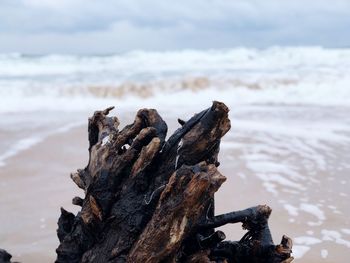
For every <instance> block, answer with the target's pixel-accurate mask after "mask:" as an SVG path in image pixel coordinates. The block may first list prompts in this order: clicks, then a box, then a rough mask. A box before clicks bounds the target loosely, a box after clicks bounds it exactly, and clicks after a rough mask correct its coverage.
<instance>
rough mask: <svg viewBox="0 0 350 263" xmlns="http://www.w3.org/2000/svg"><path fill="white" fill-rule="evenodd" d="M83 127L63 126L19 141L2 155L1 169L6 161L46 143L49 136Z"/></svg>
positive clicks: (75, 123)
mask: <svg viewBox="0 0 350 263" xmlns="http://www.w3.org/2000/svg"><path fill="white" fill-rule="evenodd" d="M81 125H83V122H74V123H69V124H66V125H63V126H62V127H60V128H58V129H55V130H51V131H49V132H46V133H42V134H40V136H39V135H38V136H32V137H27V138H23V139H20V140H17V141H16V142H14V143H13V144H12V145H11V146H10V147H8V149H7V150H6V151H5V152H4V153H3V154H2V155H0V167H2V166H5V165H6V161H7V160H8V159H10V158H12V157H14V156H16V155H17V154H19V153H21V152H23V151H25V150H28V149H30V148H31V147H33V146H35V145H37V144H38V143H40V142H42V141H44V140H45V139H46V138H47V137H48V136H51V135H53V134H59V133H65V132H68V131H70V130H71V129H73V128H75V127H79V126H81Z"/></svg>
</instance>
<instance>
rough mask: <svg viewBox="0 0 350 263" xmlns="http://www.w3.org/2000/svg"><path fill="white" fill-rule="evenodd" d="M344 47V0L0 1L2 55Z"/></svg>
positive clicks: (349, 28)
mask: <svg viewBox="0 0 350 263" xmlns="http://www.w3.org/2000/svg"><path fill="white" fill-rule="evenodd" d="M242 46H245V47H254V48H266V47H270V46H323V47H332V48H336V47H350V0H175V1H166V0H153V1H151V0H0V53H9V52H20V53H25V54H47V53H73V54H109V53H118V52H127V51H130V50H160V51H163V50H180V49H221V48H233V47H242Z"/></svg>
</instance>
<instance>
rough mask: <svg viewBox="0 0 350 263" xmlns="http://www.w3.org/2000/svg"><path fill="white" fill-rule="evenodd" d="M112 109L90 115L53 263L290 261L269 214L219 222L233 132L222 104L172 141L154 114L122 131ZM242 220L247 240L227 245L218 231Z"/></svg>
mask: <svg viewBox="0 0 350 263" xmlns="http://www.w3.org/2000/svg"><path fill="white" fill-rule="evenodd" d="M112 109H113V108H112V107H111V108H108V109H106V110H104V111H97V112H95V114H94V115H93V116H92V117H91V118H90V119H89V142H90V146H89V163H88V165H87V166H86V168H85V169H83V170H78V171H77V172H76V173H74V174H72V175H71V177H72V179H73V181H74V182H75V183H76V184H77V185H78V186H79V187H80V188H82V189H84V191H85V197H84V199H82V198H80V197H75V198H73V204H75V205H78V206H81V207H82V208H81V211H80V212H79V213H78V214H77V215H74V214H72V213H69V212H67V211H65V210H64V209H63V208H62V209H61V216H60V218H59V220H58V230H57V234H58V238H59V240H60V245H59V247H58V248H57V250H56V252H57V260H56V262H59V263H60V262H290V261H291V260H292V258H291V257H290V253H291V240H290V239H289V238H287V237H285V236H284V237H283V238H282V242H281V244H280V245H277V246H276V245H274V244H273V241H272V238H271V234H270V230H269V227H268V224H267V222H268V217H269V215H270V213H271V209H270V208H269V207H268V206H257V207H252V208H249V209H246V210H243V211H238V212H232V213H228V214H224V215H219V216H215V214H214V193H215V192H216V191H217V190H218V189H219V187H220V186H221V184H222V183H223V182H224V181H225V180H226V178H225V177H224V176H223V175H221V174H220V172H219V171H218V170H217V167H218V166H219V162H218V152H219V146H220V140H221V138H222V137H223V136H224V135H225V133H226V132H227V131H228V130H229V129H230V121H229V119H228V111H229V110H228V108H227V107H226V106H225V105H224V104H223V103H220V102H214V103H213V105H212V106H211V107H210V108H209V109H206V110H204V111H202V112H200V113H198V114H196V115H194V116H193V117H192V118H191V119H190V120H188V121H186V122H185V121H182V120H179V123H180V124H181V125H182V126H181V128H179V129H178V130H176V131H175V133H174V134H173V135H172V136H170V138H169V139H168V140H166V139H165V138H166V134H167V125H166V123H165V122H164V121H163V119H162V118H161V117H160V116H159V114H158V113H157V111H156V110H154V109H142V110H140V111H139V112H138V113H137V115H136V118H135V121H134V123H132V124H130V125H128V126H126V127H125V128H123V129H122V130H119V129H118V126H119V121H118V119H117V118H116V117H108V116H107V115H108V114H109V112H110V111H111V110H112ZM238 222H241V223H243V227H244V228H245V229H247V230H248V232H247V234H246V235H245V236H244V237H243V238H242V239H241V240H240V241H236V242H223V240H224V239H225V234H224V233H223V232H221V231H215V228H216V227H219V226H222V225H224V224H227V223H238Z"/></svg>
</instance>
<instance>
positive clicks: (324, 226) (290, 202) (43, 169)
mask: <svg viewBox="0 0 350 263" xmlns="http://www.w3.org/2000/svg"><path fill="white" fill-rule="evenodd" d="M180 117H181V116H180ZM233 117H234V118H233V119H232V117H231V119H232V130H231V131H230V132H229V133H228V134H227V136H226V137H225V139H224V140H223V142H222V149H221V153H220V162H221V166H220V171H221V172H222V174H224V175H225V176H226V177H227V178H228V180H227V181H226V182H225V183H224V185H223V186H222V188H220V190H219V192H218V193H217V195H216V213H217V214H220V213H223V212H230V211H233V210H240V209H244V208H247V207H250V206H255V205H257V204H268V205H270V206H271V207H272V209H273V212H272V215H271V219H270V227H271V229H272V234H273V238H274V241H275V243H278V242H279V241H280V238H281V237H282V235H283V234H287V235H289V236H290V237H292V238H293V239H295V242H294V243H295V246H296V247H295V250H296V252H297V253H298V254H299V255H300V257H301V256H302V257H301V258H300V259H298V260H297V261H296V262H308V263H313V262H329V263H330V262H339V263H342V262H344V263H345V262H348V259H347V258H346V257H347V256H348V255H349V254H350V242H349V241H348V240H350V232H348V231H350V230H349V229H350V222H349V216H350V212H349V211H348V202H349V189H348V183H350V182H349V181H348V179H347V175H348V172H349V168H348V167H343V169H342V170H335V171H333V172H335V173H334V174H332V172H331V171H330V168H325V169H320V168H319V167H312V166H311V167H310V169H311V170H314V171H315V172H316V173H315V174H312V173H311V172H310V171H311V170H310V171H309V170H307V167H308V166H307V163H306V164H305V165H302V162H303V161H304V160H305V159H307V158H306V157H305V156H303V155H302V152H301V151H299V150H295V149H296V146H297V145H299V144H300V143H304V144H305V145H306V144H307V143H309V142H308V141H306V140H304V141H302V139H300V140H301V141H300V142H299V141H295V142H293V144H292V146H293V147H295V148H293V147H290V145H289V144H287V143H291V139H290V137H283V136H282V135H283V132H282V133H280V134H279V135H278V136H277V135H276V134H272V135H271V134H269V136H267V135H266V134H265V133H262V131H261V130H260V131H259V126H257V125H255V126H256V127H252V128H250V129H247V128H246V126H247V125H246V124H244V123H239V121H238V119H239V112H236V113H233ZM235 117H237V119H235ZM126 119H131V115H130V114H129V115H128V117H127V118H126ZM170 119H171V118H166V121H169V120H170ZM175 120H176V118H173V120H172V121H171V122H170V130H171V131H172V130H174V129H175V128H176V124H175ZM247 130H248V132H247ZM281 134H282V135H281ZM279 136H280V137H279ZM281 136H282V137H281ZM272 139H273V140H272ZM271 140H272V142H271ZM268 144H269V146H268V148H267V149H265V148H263V147H262V146H263V145H265V146H266V145H268ZM326 144H327V142H325V143H324V144H322V145H321V146H322V147H325V145H326ZM305 145H303V146H305ZM258 146H259V147H260V148H259V147H258ZM299 146H300V145H299ZM321 146H317V147H321ZM345 146H347V144H344V143H341V144H337V143H334V144H332V143H331V146H330V147H333V148H334V147H337V148H336V151H332V152H327V153H323V154H325V155H326V157H325V158H327V160H328V161H332V160H334V161H335V162H336V163H335V164H334V165H335V167H334V169H335V168H336V164H337V162H338V163H339V164H340V163H344V162H346V161H348V160H349V159H348V157H349V155H348V152H347V148H346V147H345ZM300 147H301V146H300ZM310 147H311V146H310ZM317 147H316V146H315V147H314V146H312V149H314V150H317ZM87 148H88V141H87V127H86V126H85V125H82V126H78V127H75V128H72V129H70V130H67V131H61V132H60V133H51V134H49V135H48V136H46V137H45V138H44V139H43V140H42V141H41V142H39V143H38V144H35V145H34V146H32V147H30V148H29V149H27V150H23V151H21V152H19V153H18V154H16V155H14V156H12V157H11V158H8V159H7V160H6V165H5V166H2V167H0V178H1V183H0V208H1V214H0V226H1V229H0V247H1V248H4V249H6V250H8V251H9V252H10V253H11V254H12V255H13V259H14V260H18V261H21V262H29V263H30V262H53V261H54V259H55V249H56V247H57V245H58V239H57V237H56V226H57V225H56V223H57V219H58V217H59V214H60V211H59V208H60V207H61V206H63V207H64V208H65V209H67V210H69V211H72V212H76V211H77V207H74V206H73V205H72V204H71V199H72V198H73V197H74V196H76V195H80V196H82V195H83V192H82V191H81V190H80V189H78V187H76V185H75V184H74V183H73V182H72V181H71V179H70V177H69V174H70V173H71V172H73V171H75V170H76V169H77V168H83V167H85V166H86V164H87V160H88V151H87ZM293 149H294V150H293ZM310 149H311V148H310ZM310 149H307V150H308V151H309V150H310ZM333 150H334V149H333ZM269 151H271V152H269ZM319 151H321V150H320V149H319ZM264 154H265V155H266V156H268V158H269V159H268V160H265V159H264V158H265V157H266V156H265V155H264ZM284 154H287V156H285V155H284ZM327 154H329V156H328V155H327ZM315 155H316V153H313V154H310V156H311V157H312V156H315ZM252 156H253V157H254V158H255V157H256V158H257V159H254V158H253V159H249V158H252ZM258 157H259V158H258ZM311 157H310V158H311ZM266 158H267V157H266ZM287 160H288V163H284V162H286V161H287ZM310 160H311V161H312V158H311V159H310ZM320 160H321V159H320V158H318V159H317V160H315V163H317V162H320ZM257 161H259V163H257ZM263 161H266V162H265V163H263ZM267 161H268V162H267ZM271 163H277V164H284V166H283V167H287V168H288V167H289V166H287V165H294V166H290V167H289V168H290V169H289V170H288V171H283V170H281V171H280V173H279V174H280V175H281V177H278V176H277V175H276V176H274V177H273V176H272V177H271V176H270V177H267V176H268V175H271V174H275V173H276V172H275V171H272V170H271V169H272V168H274V169H275V168H276V167H272V166H271ZM252 164H254V165H255V166H254V165H252ZM258 164H259V165H258ZM263 164H264V165H265V166H266V164H269V165H270V166H269V167H265V166H264V165H263ZM309 165H311V164H309ZM319 166H320V167H322V164H319ZM295 167H298V169H299V170H298V175H303V176H302V177H300V178H299V177H298V175H295V174H293V173H291V171H293V169H296V168H295ZM305 167H306V168H305ZM259 169H260V171H261V173H259ZM264 169H265V170H264ZM283 176H284V177H283ZM293 176H295V177H296V178H294V179H293ZM281 178H282V179H281ZM283 178H284V179H287V181H283ZM332 178H333V179H332ZM341 182H342V183H341ZM298 187H299V189H298ZM224 230H225V232H226V234H227V238H228V239H232V240H237V239H240V238H241V236H242V235H243V234H244V231H243V230H242V229H241V226H240V225H238V224H237V225H230V226H226V227H224ZM327 231H328V232H327ZM302 252H305V253H304V255H302V254H303V253H302Z"/></svg>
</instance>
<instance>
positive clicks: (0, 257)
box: [0, 248, 12, 263]
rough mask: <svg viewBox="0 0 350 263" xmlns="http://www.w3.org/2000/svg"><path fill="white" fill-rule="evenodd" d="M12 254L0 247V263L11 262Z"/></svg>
mask: <svg viewBox="0 0 350 263" xmlns="http://www.w3.org/2000/svg"><path fill="white" fill-rule="evenodd" d="M11 258H12V256H11V254H9V253H8V252H7V251H6V250H4V249H1V248H0V263H11Z"/></svg>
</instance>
